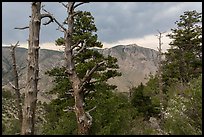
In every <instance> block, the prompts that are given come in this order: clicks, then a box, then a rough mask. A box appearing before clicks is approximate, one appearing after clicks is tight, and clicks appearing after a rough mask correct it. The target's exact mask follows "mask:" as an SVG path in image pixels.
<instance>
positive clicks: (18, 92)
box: [9, 42, 23, 127]
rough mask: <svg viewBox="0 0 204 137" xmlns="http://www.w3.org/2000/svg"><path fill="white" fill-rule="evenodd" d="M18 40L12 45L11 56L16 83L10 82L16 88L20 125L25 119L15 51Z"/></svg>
mask: <svg viewBox="0 0 204 137" xmlns="http://www.w3.org/2000/svg"><path fill="white" fill-rule="evenodd" d="M18 43H19V42H17V43H16V44H15V45H11V58H12V62H13V75H14V85H13V84H12V83H11V82H9V83H10V85H11V86H12V88H13V89H14V90H15V95H16V105H17V109H18V119H19V123H20V127H21V125H22V120H23V112H22V105H21V104H22V101H21V93H20V88H19V81H18V79H19V75H18V70H17V65H16V55H15V51H16V47H17V46H18Z"/></svg>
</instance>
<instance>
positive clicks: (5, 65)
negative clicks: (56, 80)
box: [2, 44, 158, 101]
mask: <svg viewBox="0 0 204 137" xmlns="http://www.w3.org/2000/svg"><path fill="white" fill-rule="evenodd" d="M97 50H98V51H99V52H100V53H102V54H104V55H105V56H108V55H111V56H113V57H116V58H117V59H118V65H119V67H120V69H119V71H120V72H121V73H122V76H121V77H116V78H113V79H110V80H109V81H108V82H110V83H111V84H115V85H117V86H118V91H119V92H128V89H129V88H131V87H133V86H137V85H139V84H140V83H141V82H142V83H146V82H147V79H145V78H147V76H148V75H149V74H150V73H152V74H155V72H156V70H157V67H156V65H157V54H158V52H157V51H155V50H153V49H149V48H144V47H140V46H137V45H136V44H131V45H117V46H115V47H112V48H107V49H97ZM16 56H17V64H18V67H19V68H22V67H25V66H26V58H27V49H24V48H17V50H16ZM63 62H64V55H63V52H60V51H54V50H47V49H41V50H40V58H39V63H40V64H39V67H40V77H41V79H40V80H39V87H40V88H39V89H40V90H41V91H42V92H39V95H38V98H39V100H40V99H43V100H44V101H49V98H50V97H48V96H46V95H45V94H44V93H45V92H47V91H49V90H50V89H51V87H52V85H53V84H52V78H50V77H48V76H47V75H44V72H45V71H47V70H50V69H51V68H54V67H56V66H62V65H63ZM12 80H13V75H12V62H11V57H10V51H9V47H2V86H4V87H6V88H10V87H9V85H8V81H12ZM25 81H26V68H24V69H22V70H21V76H20V84H21V86H23V85H24V83H25Z"/></svg>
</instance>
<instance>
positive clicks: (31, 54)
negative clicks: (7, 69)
mask: <svg viewBox="0 0 204 137" xmlns="http://www.w3.org/2000/svg"><path fill="white" fill-rule="evenodd" d="M31 10H32V15H31V20H30V23H29V27H23V28H15V29H27V28H29V39H28V58H27V62H28V64H27V69H28V70H27V82H26V91H25V100H24V106H23V120H22V127H21V135H33V134H34V125H35V111H36V103H37V93H38V80H39V75H38V73H39V62H38V58H39V48H40V47H39V37H40V25H41V19H42V18H44V17H47V16H46V15H44V14H41V13H40V10H41V2H32V4H31ZM50 22H52V20H51V19H50V21H49V22H47V23H44V25H47V24H49V23H50Z"/></svg>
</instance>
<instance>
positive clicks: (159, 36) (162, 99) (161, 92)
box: [158, 31, 164, 119]
mask: <svg viewBox="0 0 204 137" xmlns="http://www.w3.org/2000/svg"><path fill="white" fill-rule="evenodd" d="M158 32H159V35H158V39H159V48H158V51H159V62H158V79H159V96H160V100H161V101H160V105H161V109H162V111H161V119H163V118H164V114H163V111H164V94H163V90H162V88H163V84H162V75H161V73H162V68H161V67H162V62H161V61H162V48H161V45H162V42H161V38H162V33H161V32H160V31H158ZM163 33H164V32H163Z"/></svg>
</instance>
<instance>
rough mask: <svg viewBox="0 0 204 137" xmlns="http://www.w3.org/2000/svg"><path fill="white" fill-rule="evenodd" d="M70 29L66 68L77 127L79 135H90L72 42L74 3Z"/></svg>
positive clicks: (70, 11)
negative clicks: (72, 96) (71, 90)
mask: <svg viewBox="0 0 204 137" xmlns="http://www.w3.org/2000/svg"><path fill="white" fill-rule="evenodd" d="M67 12H68V18H67V23H68V29H67V31H66V32H65V35H64V39H65V66H66V72H67V74H68V77H69V78H70V81H71V83H72V88H73V91H74V93H73V95H74V99H75V106H74V111H75V114H76V118H77V125H78V134H88V131H89V128H90V125H89V122H88V117H87V115H86V112H85V110H84V107H83V103H84V102H83V94H84V93H83V92H82V90H83V89H82V88H81V80H80V78H79V77H78V76H77V73H76V70H75V64H74V60H73V57H74V55H73V51H72V47H73V40H72V34H73V30H74V2H69V3H68V8H67Z"/></svg>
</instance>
